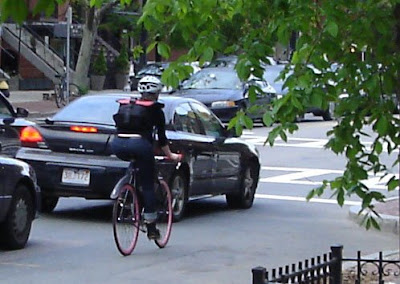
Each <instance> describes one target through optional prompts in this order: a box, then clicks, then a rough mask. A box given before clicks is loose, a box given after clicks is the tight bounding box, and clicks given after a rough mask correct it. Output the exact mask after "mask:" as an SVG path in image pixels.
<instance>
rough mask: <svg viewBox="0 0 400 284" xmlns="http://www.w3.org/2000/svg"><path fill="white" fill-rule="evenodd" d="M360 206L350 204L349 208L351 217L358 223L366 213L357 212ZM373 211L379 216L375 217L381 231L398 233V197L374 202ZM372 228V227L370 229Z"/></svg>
mask: <svg viewBox="0 0 400 284" xmlns="http://www.w3.org/2000/svg"><path fill="white" fill-rule="evenodd" d="M360 209H361V206H352V207H350V209H349V216H350V218H351V219H353V220H354V221H356V222H357V223H358V224H360V223H361V222H362V220H363V218H364V216H365V214H366V213H363V214H361V215H359V214H358V212H359V211H360ZM375 211H376V212H377V213H378V214H379V216H380V218H375V219H376V221H377V222H378V223H379V225H380V227H381V231H383V232H390V233H394V234H399V218H400V217H399V198H398V197H392V198H388V199H387V200H386V202H384V203H377V204H375ZM372 230H374V229H372Z"/></svg>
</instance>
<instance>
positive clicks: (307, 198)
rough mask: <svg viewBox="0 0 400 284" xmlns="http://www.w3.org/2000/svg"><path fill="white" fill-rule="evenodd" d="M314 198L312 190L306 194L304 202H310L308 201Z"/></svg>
mask: <svg viewBox="0 0 400 284" xmlns="http://www.w3.org/2000/svg"><path fill="white" fill-rule="evenodd" d="M314 196H315V190H314V189H312V190H310V192H309V193H308V194H307V196H306V200H307V201H310V199H312V198H313V197H314Z"/></svg>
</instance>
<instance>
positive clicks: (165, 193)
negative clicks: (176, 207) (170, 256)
mask: <svg viewBox="0 0 400 284" xmlns="http://www.w3.org/2000/svg"><path fill="white" fill-rule="evenodd" d="M159 182H160V184H159V186H158V187H157V188H156V197H157V204H158V210H157V229H158V230H159V231H160V238H159V239H157V240H155V243H156V245H157V246H158V247H159V248H163V247H165V246H166V245H167V243H168V240H169V237H170V236H171V230H172V218H173V211H172V195H171V191H170V189H169V187H168V184H167V183H166V182H165V181H163V180H160V181H159Z"/></svg>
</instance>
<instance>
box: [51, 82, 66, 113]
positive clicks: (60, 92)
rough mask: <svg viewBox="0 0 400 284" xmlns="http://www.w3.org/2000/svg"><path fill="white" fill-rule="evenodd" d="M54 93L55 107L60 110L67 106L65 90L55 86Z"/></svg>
mask: <svg viewBox="0 0 400 284" xmlns="http://www.w3.org/2000/svg"><path fill="white" fill-rule="evenodd" d="M54 93H55V101H56V105H57V107H58V108H62V107H64V106H66V105H67V94H66V90H64V89H63V88H61V86H60V85H56V86H55V87H54Z"/></svg>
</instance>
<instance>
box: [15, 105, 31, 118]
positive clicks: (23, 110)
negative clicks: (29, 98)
mask: <svg viewBox="0 0 400 284" xmlns="http://www.w3.org/2000/svg"><path fill="white" fill-rule="evenodd" d="M28 115H29V111H28V110H27V109H26V108H23V107H17V117H27V116H28Z"/></svg>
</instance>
